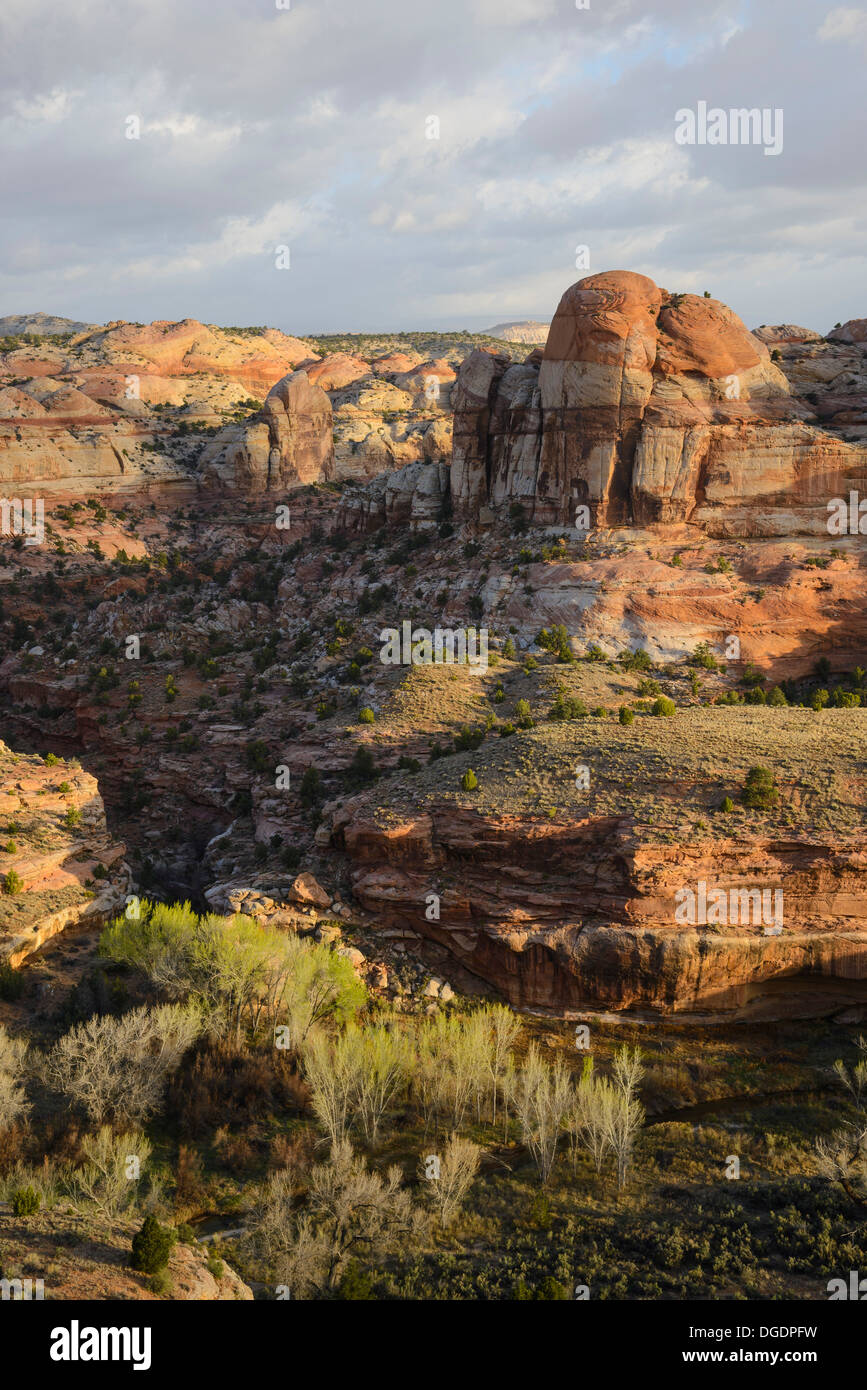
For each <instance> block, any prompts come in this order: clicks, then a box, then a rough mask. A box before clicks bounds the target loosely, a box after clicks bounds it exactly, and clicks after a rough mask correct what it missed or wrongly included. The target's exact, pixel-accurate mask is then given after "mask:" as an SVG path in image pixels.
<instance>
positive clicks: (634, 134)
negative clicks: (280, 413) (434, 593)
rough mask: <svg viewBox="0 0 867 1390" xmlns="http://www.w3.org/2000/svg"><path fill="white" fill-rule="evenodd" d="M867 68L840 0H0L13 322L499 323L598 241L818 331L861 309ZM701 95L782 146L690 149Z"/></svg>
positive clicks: (599, 257)
mask: <svg viewBox="0 0 867 1390" xmlns="http://www.w3.org/2000/svg"><path fill="white" fill-rule="evenodd" d="M580 3H582V4H583V3H584V0H580ZM278 5H282V6H285V8H278ZM865 63H867V8H865V6H864V5H861V6H855V5H852V4H848V3H847V4H844V5H836V4H832V3H825V0H809V3H807V4H799V3H798V2H797V0H726V3H722V4H716V3H715V0H704V3H701V4H699V3H696V0H651V3H650V4H647V3H641V0H589V8H586V9H579V8H578V7H577V5H576V3H575V0H437V3H436V4H428V3H427V0H146V2H145V3H131V0H122V2H121V3H118V0H64V3H62V4H48V3H46V0H3V2H2V8H0V150H2V166H0V167H2V170H3V176H2V185H3V197H2V202H0V228H2V230H0V315H3V314H11V313H23V312H28V311H33V310H39V309H41V310H44V311H45V312H47V313H53V314H61V315H65V316H68V317H72V318H79V319H85V320H88V321H94V322H104V321H107V320H110V319H119V318H122V319H134V320H148V319H152V318H165V319H178V318H184V317H194V318H199V319H202V320H205V321H206V322H212V323H222V324H239V325H242V324H271V325H274V326H276V327H279V328H283V329H285V330H286V331H287V332H293V333H301V334H303V333H312V332H317V331H319V332H337V331H349V332H358V331H364V330H368V331H379V330H387V329H393V330H398V329H407V330H409V329H415V328H429V327H430V328H454V329H460V328H483V327H486V326H488V325H490V324H492V323H495V322H498V321H500V320H503V319H513V318H535V317H539V318H544V319H548V318H550V316H551V314H552V312H553V310H554V308H555V307H556V304H557V300H558V299H559V297H560V295H561V293H562V292H563V290H564V289H565V288H566V287H567V286H568V285H569V284H571V283H572V282H573V281H574V280H576V279H578V278H580V276H581V275H582V274H585V273H587V272H586V271H585V270H583V269H576V248H577V247H579V246H585V245H586V246H588V247H589V257H590V270H591V271H599V270H608V269H616V268H621V269H631V270H637V271H641V272H642V273H644V274H647V275H650V276H652V277H653V278H654V279H655V280H656V281H657V282H658V283H659V284H661V285H663V286H665V287H666V288H668V289H670V290H689V291H697V292H699V293H701V291H703V290H704V289H708V290H710V291H711V293H712V294H714V295H715V296H716V297H718V298H721V299H723V300H725V301H726V302H727V303H729V304H730V305H731V306H732V307H733V308H734V309H735V310H736V311H737V312H738V313H740V314H741V316H742V317H743V318H744V319H745V320H746V322H747V323H748V324H749V325H750V326H751V327H753V326H755V325H756V324H758V323H779V322H783V321H785V322H795V323H802V324H805V325H807V326H809V327H813V328H817V329H819V330H822V331H827V329H829V328H830V327H831V326H832V325H833V324H834V323H835V322H836V321H838V320H846V319H848V318H853V317H863V316H865V315H867V276H865V261H867V243H865V220H867V219H865V213H867V192H865V189H867V172H865V171H867V161H865V158H864V144H865V117H864V73H865ZM699 101H705V102H707V103H708V105H709V106H710V107H714V106H717V107H722V108H725V109H729V108H731V107H742V106H746V107H759V108H765V107H767V108H772V109H776V108H780V109H781V110H782V111H783V113H784V124H783V130H784V145H783V151H782V153H781V154H780V155H778V156H776V157H773V156H766V155H765V154H764V152H763V149H762V147H761V146H760V145H759V146H752V145H738V146H731V145H729V146H718V145H717V146H708V145H705V146H699V145H694V146H687V145H682V144H678V143H677V142H676V140H675V130H676V123H675V113H676V112H677V111H678V110H679V109H682V108H693V109H694V108H695V107H696V105H697V103H698V102H699ZM131 117H135V118H137V121H138V124H139V134H140V138H138V139H130V138H128V135H129V133H130V132H134V131H135V129H136V122H135V121H131V120H130V118H131ZM432 117H435V118H436V120H437V121H438V123H439V138H429V136H430V135H431V134H433V133H434V132H435V129H436V125H435V122H434V121H432V120H431V119H430V118H432ZM278 247H288V248H289V255H288V260H289V268H288V269H278V267H277V265H276V260H277V255H276V252H277V248H278ZM282 259H283V260H284V261H285V260H286V259H287V257H286V255H285V254H284V255H283V256H282Z"/></svg>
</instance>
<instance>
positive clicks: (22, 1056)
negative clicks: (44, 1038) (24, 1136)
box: [0, 1023, 30, 1131]
mask: <svg viewBox="0 0 867 1390" xmlns="http://www.w3.org/2000/svg"><path fill="white" fill-rule="evenodd" d="M26 1066H27V1043H26V1042H25V1041H24V1040H23V1039H22V1038H13V1037H12V1036H11V1034H9V1033H7V1031H6V1029H5V1028H4V1027H3V1025H2V1023H0V1131H2V1130H5V1129H10V1128H11V1127H12V1125H14V1124H15V1122H16V1120H20V1119H23V1117H24V1116H25V1115H26V1114H27V1112H28V1111H29V1109H30V1102H29V1101H28V1099H27V1096H26V1095H25V1092H24V1085H23V1083H24V1078H25V1071H26Z"/></svg>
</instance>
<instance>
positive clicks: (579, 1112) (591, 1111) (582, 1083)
mask: <svg viewBox="0 0 867 1390" xmlns="http://www.w3.org/2000/svg"><path fill="white" fill-rule="evenodd" d="M613 1104H614V1087H613V1086H612V1085H611V1082H610V1081H607V1080H605V1078H604V1077H602V1078H599V1077H597V1076H596V1075H595V1073H594V1070H593V1058H592V1057H586V1058H585V1059H584V1067H583V1070H582V1072H581V1078H580V1080H579V1082H578V1085H577V1087H576V1088H575V1093H574V1100H573V1103H572V1104H571V1106H570V1107H569V1110H568V1112H567V1115H566V1128H567V1130H568V1131H569V1141H570V1149H571V1154H572V1167H573V1169H574V1168H575V1167H576V1166H577V1160H578V1153H579V1151H580V1149H582V1148H584V1149H586V1150H587V1152H588V1153H589V1154H590V1157H591V1158H592V1160H593V1166H594V1168H595V1169H596V1172H597V1173H601V1172H602V1167H603V1164H604V1162H605V1156H606V1154H607V1153H608V1147H609V1144H608V1130H609V1125H608V1121H607V1112H608V1110H609V1109H610V1107H611V1106H612V1105H613Z"/></svg>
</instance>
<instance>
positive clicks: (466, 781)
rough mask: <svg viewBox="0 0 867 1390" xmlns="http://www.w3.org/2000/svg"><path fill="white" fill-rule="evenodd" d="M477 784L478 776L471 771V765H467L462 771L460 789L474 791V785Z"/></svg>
mask: <svg viewBox="0 0 867 1390" xmlns="http://www.w3.org/2000/svg"><path fill="white" fill-rule="evenodd" d="M478 785H479V779H478V777H477V776H476V774H475V773H474V772H473V769H472V768H471V767H468V768H467V770H466V772H465V773H464V775H463V777H462V778H461V788H462V790H463V791H465V792H474V791H475V790H476V787H477V786H478Z"/></svg>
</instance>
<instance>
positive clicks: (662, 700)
mask: <svg viewBox="0 0 867 1390" xmlns="http://www.w3.org/2000/svg"><path fill="white" fill-rule="evenodd" d="M676 709H677V706H676V705H675V703H674V701H673V700H669V698H668V696H667V695H660V696H659V697H658V699H656V700H654V702H653V713H654V714H656V715H659V716H661V717H662V718H665V719H670V718H671V717H672V715H673V714H674V712H675V710H676Z"/></svg>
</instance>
